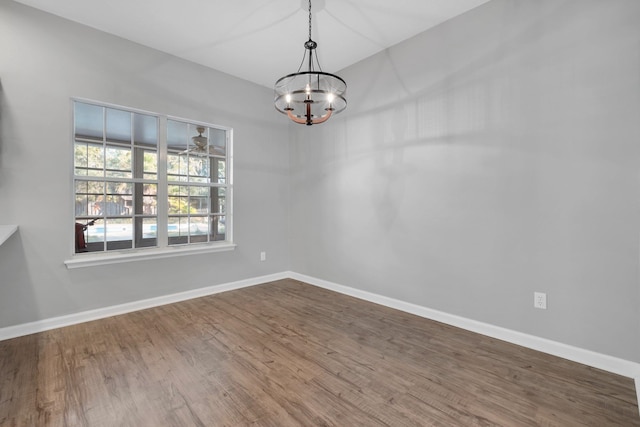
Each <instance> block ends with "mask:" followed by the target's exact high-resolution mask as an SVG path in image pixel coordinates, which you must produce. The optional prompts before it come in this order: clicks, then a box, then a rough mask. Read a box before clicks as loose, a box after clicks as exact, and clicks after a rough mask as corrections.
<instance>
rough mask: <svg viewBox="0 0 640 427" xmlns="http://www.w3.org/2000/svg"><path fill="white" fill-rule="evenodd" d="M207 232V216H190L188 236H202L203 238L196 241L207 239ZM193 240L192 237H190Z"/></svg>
mask: <svg viewBox="0 0 640 427" xmlns="http://www.w3.org/2000/svg"><path fill="white" fill-rule="evenodd" d="M207 234H209V218H208V217H206V216H195V217H194V216H192V217H191V219H190V221H189V235H190V236H192V237H193V236H203V237H204V239H199V240H198V241H201V242H202V241H204V242H206V241H207ZM191 241H193V238H192V239H191Z"/></svg>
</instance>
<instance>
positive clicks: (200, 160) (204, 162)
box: [189, 156, 211, 183]
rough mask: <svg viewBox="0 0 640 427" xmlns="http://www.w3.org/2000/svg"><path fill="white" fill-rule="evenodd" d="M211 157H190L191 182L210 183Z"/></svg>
mask: <svg viewBox="0 0 640 427" xmlns="http://www.w3.org/2000/svg"><path fill="white" fill-rule="evenodd" d="M210 173H211V172H210V168H209V157H196V156H189V181H191V182H204V183H206V182H209V175H210Z"/></svg>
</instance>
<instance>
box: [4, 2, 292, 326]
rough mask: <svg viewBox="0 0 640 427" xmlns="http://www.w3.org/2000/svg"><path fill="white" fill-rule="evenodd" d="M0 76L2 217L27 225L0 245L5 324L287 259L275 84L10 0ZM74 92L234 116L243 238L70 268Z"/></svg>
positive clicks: (228, 121)
mask: <svg viewBox="0 0 640 427" xmlns="http://www.w3.org/2000/svg"><path fill="white" fill-rule="evenodd" d="M0 84H1V91H0V224H18V225H19V227H20V228H19V231H18V233H17V234H15V235H13V236H12V237H11V238H10V239H9V240H8V241H7V242H6V243H5V244H4V245H2V246H0V327H6V326H10V325H16V324H21V323H25V322H30V321H34V320H38V319H46V318H50V317H53V316H59V315H64V314H68V313H75V312H79V311H84V310H89V309H93V308H98V307H106V306H111V305H114V304H120V303H125V302H130V301H135V300H139V299H144V298H150V297H154V296H160V295H166V294H170V293H175V292H180V291H186V290H190V289H195V288H200V287H205V286H211V285H216V284H220V283H228V282H232V281H236V280H241V279H245V278H252V277H257V276H261V275H265V274H270V273H275V272H281V271H286V270H288V268H289V265H290V261H289V248H288V244H287V240H286V236H287V235H288V223H289V219H288V205H289V195H288V194H289V191H288V185H289V160H288V155H289V152H288V139H287V138H288V136H287V133H288V130H287V125H286V123H285V122H283V121H282V120H281V117H280V115H279V114H278V113H277V112H276V111H275V110H274V108H273V106H272V91H270V90H269V89H267V88H264V87H260V86H257V85H253V84H251V83H248V82H246V81H242V80H239V79H236V78H234V77H231V76H229V75H225V74H222V73H219V72H216V71H213V70H210V69H207V68H205V67H200V66H197V65H194V64H192V63H189V62H186V61H182V60H179V59H177V58H175V57H172V56H168V55H165V54H162V53H160V52H157V51H154V50H151V49H148V48H145V47H142V46H140V45H137V44H133V43H131V42H128V41H125V40H122V39H119V38H116V37H112V36H109V35H106V34H104V33H101V32H98V31H95V30H92V29H90V28H87V27H84V26H81V25H77V24H74V23H71V22H69V21H65V20H62V19H59V18H57V17H54V16H53V15H49V14H45V13H42V12H39V11H36V10H34V9H31V8H28V7H25V6H23V5H20V4H17V3H14V2H11V1H7V0H0ZM70 97H84V98H90V99H95V100H98V101H104V102H109V103H114V104H118V105H124V106H128V107H133V108H139V109H144V110H149V111H153V112H158V113H164V114H170V115H174V116H178V117H184V118H189V119H194V120H199V121H205V122H210V123H215V124H221V125H225V126H231V127H233V128H234V136H235V141H234V142H235V147H234V148H235V200H234V208H235V218H234V220H235V221H234V224H235V228H234V231H235V235H234V237H235V242H236V243H237V244H238V246H237V248H236V250H235V251H232V252H224V253H214V254H201V255H192V256H188V257H177V258H171V259H162V260H157V261H156V260H154V261H144V262H132V263H126V264H118V265H115V266H104V267H94V268H85V269H78V270H67V269H66V268H65V266H64V265H63V261H64V260H65V259H67V258H69V257H70V256H71V248H72V247H73V234H72V231H70V229H69V227H70V225H71V223H72V221H70V215H73V194H72V189H71V166H72V163H71V162H72V140H71V103H70ZM260 251H267V256H268V258H267V262H260V261H259V254H260Z"/></svg>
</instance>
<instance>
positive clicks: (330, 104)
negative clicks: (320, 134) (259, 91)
mask: <svg viewBox="0 0 640 427" xmlns="http://www.w3.org/2000/svg"><path fill="white" fill-rule="evenodd" d="M316 47H318V44H317V43H316V42H314V41H313V40H311V0H309V40H307V41H306V42H305V43H304V48H305V52H304V55H303V57H302V62H301V63H300V67H299V68H298V71H297V72H295V73H292V74H288V75H286V76H284V77H282V78H280V79H279V80H278V81H277V82H276V84H275V87H274V92H275V101H274V102H275V107H276V110H278V111H280V112H281V113H282V114H286V115H287V116H288V117H289V118H290V119H291V120H293V121H294V122H296V123H299V124H304V125H307V126H311V125H316V124H319V123H323V122H326V121H327V120H329V117H331V116H332V115H333V114H338V113H339V112H341V111H342V110H344V109H345V108H346V107H347V100H346V99H345V95H346V91H347V84H346V83H345V81H344V80H342V79H341V78H340V77H338V76H336V75H334V74H330V73H325V72H324V71H322V69H321V68H320V62H319V61H318V54H317V53H316V51H315V49H316ZM305 62H306V63H307V70H306V71H300V70H301V69H302V66H303V65H304V64H305Z"/></svg>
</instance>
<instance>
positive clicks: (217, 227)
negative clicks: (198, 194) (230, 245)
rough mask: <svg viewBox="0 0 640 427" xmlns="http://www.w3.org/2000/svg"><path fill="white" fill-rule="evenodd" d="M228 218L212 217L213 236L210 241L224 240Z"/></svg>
mask: <svg viewBox="0 0 640 427" xmlns="http://www.w3.org/2000/svg"><path fill="white" fill-rule="evenodd" d="M225 223H226V217H225V216H217V215H216V216H212V217H211V235H210V236H209V239H210V240H211V241H216V240H224V239H225V231H226V226H225Z"/></svg>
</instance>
